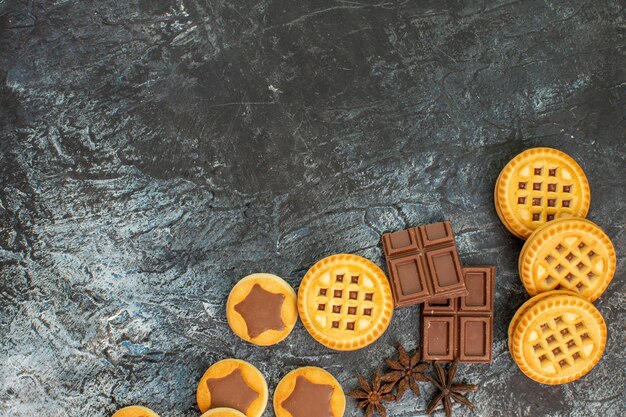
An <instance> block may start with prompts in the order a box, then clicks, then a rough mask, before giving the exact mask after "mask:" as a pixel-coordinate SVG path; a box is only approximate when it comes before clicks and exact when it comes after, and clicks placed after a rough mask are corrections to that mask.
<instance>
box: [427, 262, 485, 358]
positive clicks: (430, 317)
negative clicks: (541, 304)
mask: <svg viewBox="0 0 626 417" xmlns="http://www.w3.org/2000/svg"><path fill="white" fill-rule="evenodd" d="M463 275H464V276H465V285H466V287H467V290H468V294H467V295H466V296H464V297H459V298H455V299H447V300H441V299H440V300H430V301H427V302H425V303H424V308H423V310H422V321H423V326H422V359H424V360H427V361H443V362H448V361H453V360H454V359H455V358H458V359H459V361H460V362H482V363H490V362H491V348H492V328H493V291H494V281H495V275H496V268H495V267H494V266H471V267H463Z"/></svg>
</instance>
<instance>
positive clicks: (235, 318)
mask: <svg viewBox="0 0 626 417" xmlns="http://www.w3.org/2000/svg"><path fill="white" fill-rule="evenodd" d="M226 317H227V319H228V324H229V325H230V328H231V329H232V330H233V332H235V334H236V335H237V336H239V337H241V338H242V339H243V340H246V341H248V342H250V343H254V344H255V345H259V346H268V345H273V344H276V343H278V342H280V341H281V340H283V339H285V338H286V337H287V336H288V335H289V333H291V331H292V330H293V327H294V326H295V324H296V321H297V320H298V306H297V302H296V293H295V291H294V290H293V288H291V285H289V284H288V283H287V282H285V281H284V280H283V279H281V278H280V277H277V276H276V275H272V274H252V275H248V276H247V277H245V278H243V279H241V280H240V281H239V282H238V283H237V284H236V285H235V286H234V287H233V289H232V290H231V292H230V295H229V296H228V302H227V303H226Z"/></svg>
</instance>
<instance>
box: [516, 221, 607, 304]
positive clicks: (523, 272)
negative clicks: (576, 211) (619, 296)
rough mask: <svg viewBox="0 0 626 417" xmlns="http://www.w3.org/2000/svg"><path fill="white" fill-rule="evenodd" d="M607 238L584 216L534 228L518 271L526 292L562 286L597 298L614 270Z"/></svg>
mask: <svg viewBox="0 0 626 417" xmlns="http://www.w3.org/2000/svg"><path fill="white" fill-rule="evenodd" d="M615 265H616V256H615V249H614V248H613V244H612V243H611V239H609V237H608V236H607V235H606V234H605V233H604V232H603V231H602V229H600V227H598V226H597V225H596V224H595V223H593V222H591V221H589V220H585V219H574V218H569V219H559V220H555V221H553V222H550V223H546V224H545V225H543V226H541V227H540V228H538V229H537V230H536V231H535V232H534V233H533V234H532V235H531V236H530V237H529V238H528V240H527V241H526V244H524V247H523V248H522V252H521V253H520V258H519V273H520V278H521V279H522V283H523V284H524V287H526V290H527V291H528V293H529V294H530V295H531V296H533V295H535V294H538V293H541V292H544V291H550V290H553V289H563V290H570V291H574V292H577V293H578V294H580V295H581V296H583V297H585V298H587V299H588V300H589V301H594V300H595V299H597V298H598V297H599V296H600V295H602V293H603V292H604V290H606V287H607V286H608V285H609V283H610V282H611V280H612V279H613V275H614V274H615Z"/></svg>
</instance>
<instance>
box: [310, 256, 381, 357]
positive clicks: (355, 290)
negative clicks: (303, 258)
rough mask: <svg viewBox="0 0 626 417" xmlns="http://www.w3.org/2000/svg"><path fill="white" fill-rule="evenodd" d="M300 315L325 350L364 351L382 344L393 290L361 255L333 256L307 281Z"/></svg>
mask: <svg viewBox="0 0 626 417" xmlns="http://www.w3.org/2000/svg"><path fill="white" fill-rule="evenodd" d="M298 311H299V313H300V319H301V320H302V323H303V324H304V327H305V328H306V329H307V330H308V332H309V333H310V334H311V336H313V338H314V339H315V340H317V341H318V342H320V343H321V344H323V345H324V346H326V347H329V348H331V349H335V350H356V349H361V348H362V347H365V346H367V345H369V344H370V343H372V342H374V341H375V340H376V339H378V338H379V337H380V336H381V335H382V334H383V333H384V332H385V330H386V329H387V326H388V325H389V322H390V321H391V316H392V314H393V297H392V295H391V287H390V286H389V282H388V281H387V277H386V276H385V273H384V272H383V271H382V270H381V269H380V268H379V267H378V266H377V265H376V264H374V263H373V262H371V261H369V260H367V259H365V258H362V257H360V256H357V255H347V254H339V255H332V256H329V257H327V258H324V259H322V260H321V261H319V262H317V263H316V264H315V265H313V266H312V267H311V269H309V271H308V272H307V273H306V275H305V276H304V278H303V279H302V283H301V284H300V289H299V290H298Z"/></svg>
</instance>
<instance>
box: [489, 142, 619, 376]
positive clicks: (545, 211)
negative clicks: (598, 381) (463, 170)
mask: <svg viewBox="0 0 626 417" xmlns="http://www.w3.org/2000/svg"><path fill="white" fill-rule="evenodd" d="M494 197H495V198H494V199H495V207H496V211H497V213H498V216H499V217H500V219H501V220H502V223H503V224H504V226H505V227H506V228H507V229H508V230H509V231H511V233H513V234H514V235H516V236H517V237H519V238H521V239H527V240H526V243H525V244H524V247H523V248H522V251H521V253H520V258H519V274H520V278H521V280H522V283H523V284H524V287H525V288H526V290H527V291H528V293H529V294H530V295H531V296H532V297H533V298H531V299H530V300H528V301H527V302H526V303H525V304H524V305H522V306H521V307H520V309H519V310H518V311H517V313H516V314H515V316H514V317H513V320H512V321H511V324H510V326H509V350H510V351H511V355H512V356H513V359H514V361H515V362H516V363H517V364H518V366H519V367H520V369H521V370H522V371H523V372H524V373H525V374H526V375H527V376H529V377H530V378H532V379H533V380H535V381H538V382H541V383H544V384H563V383H566V382H570V381H573V380H576V379H578V378H580V377H581V376H583V375H585V374H586V373H587V372H589V371H590V370H591V369H592V368H593V367H594V366H595V364H596V363H597V362H598V361H599V360H600V357H601V356H602V353H603V351H604V346H605V343H606V324H605V322H604V319H603V318H602V315H601V314H600V312H599V311H598V310H597V309H596V308H595V307H594V306H593V304H592V303H591V302H592V301H594V300H596V299H597V298H598V297H599V296H600V295H601V294H602V293H603V292H604V290H605V289H606V288H607V286H608V285H609V283H610V281H611V279H612V278H613V274H614V273H615V265H616V256H615V250H614V248H613V244H612V243H611V240H610V239H609V237H608V236H607V235H606V234H605V233H604V232H603V231H602V229H601V228H600V227H598V226H597V225H596V224H594V223H593V222H591V221H589V220H586V219H585V217H586V216H587V212H588V210H589V203H590V200H591V198H590V190H589V183H588V181H587V177H586V176H585V173H584V172H583V170H582V169H581V168H580V166H579V165H578V164H577V163H576V161H574V160H573V159H572V158H571V157H569V156H568V155H566V154H565V153H563V152H561V151H558V150H556V149H551V148H533V149H529V150H526V151H524V152H522V153H521V154H519V155H517V156H516V157H515V158H513V159H512V160H511V161H510V162H509V163H508V164H507V165H506V166H505V167H504V169H503V170H502V172H501V174H500V176H499V177H498V180H497V182H496V187H495V192H494Z"/></svg>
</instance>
